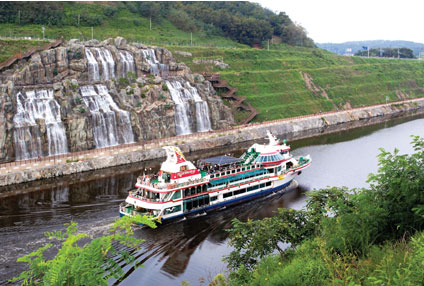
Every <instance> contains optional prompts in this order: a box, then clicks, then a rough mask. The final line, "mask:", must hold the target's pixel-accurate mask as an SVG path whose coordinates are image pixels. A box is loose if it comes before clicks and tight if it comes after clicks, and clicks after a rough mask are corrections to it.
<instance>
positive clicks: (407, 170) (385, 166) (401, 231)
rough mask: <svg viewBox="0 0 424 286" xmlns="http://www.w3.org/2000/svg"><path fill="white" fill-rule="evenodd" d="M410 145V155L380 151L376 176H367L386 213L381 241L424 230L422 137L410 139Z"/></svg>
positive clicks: (423, 139) (423, 152)
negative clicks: (412, 151) (411, 149)
mask: <svg viewBox="0 0 424 286" xmlns="http://www.w3.org/2000/svg"><path fill="white" fill-rule="evenodd" d="M412 143H413V148H414V151H415V153H414V154H412V155H408V154H404V155H399V150H397V149H395V151H394V152H393V153H390V152H387V151H385V150H384V149H380V151H381V153H380V155H379V156H378V161H379V163H378V164H379V166H380V167H379V169H378V173H377V174H370V176H369V180H368V181H369V182H370V183H371V191H372V192H373V193H375V200H376V202H378V206H379V207H380V208H382V209H384V210H386V211H387V212H388V216H387V220H386V223H385V225H384V234H385V235H384V239H391V238H399V237H402V236H404V235H405V234H412V233H414V232H415V231H416V230H417V229H423V227H424V216H423V214H424V195H423V194H424V138H420V137H418V136H413V141H412Z"/></svg>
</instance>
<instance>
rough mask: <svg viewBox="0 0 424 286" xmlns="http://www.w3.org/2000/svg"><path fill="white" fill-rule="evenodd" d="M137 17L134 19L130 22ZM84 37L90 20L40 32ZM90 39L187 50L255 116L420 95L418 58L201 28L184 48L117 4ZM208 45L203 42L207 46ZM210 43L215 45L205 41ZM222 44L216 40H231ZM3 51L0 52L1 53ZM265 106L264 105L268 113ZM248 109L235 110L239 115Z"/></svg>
mask: <svg viewBox="0 0 424 286" xmlns="http://www.w3.org/2000/svg"><path fill="white" fill-rule="evenodd" d="M64 5H65V8H66V9H65V11H79V10H81V9H83V8H84V9H85V10H86V11H87V13H89V14H92V15H95V14H96V13H101V9H102V6H101V5H99V4H82V3H78V2H68V3H65V4H64ZM137 22H138V25H136V23H137ZM8 34H12V35H24V36H28V35H36V36H38V37H39V36H41V28H40V26H39V25H26V26H19V25H14V24H0V36H5V35H8ZM61 35H62V36H64V37H65V38H66V39H70V38H84V39H89V38H91V28H90V27H75V26H65V27H63V28H53V27H48V28H47V29H46V37H49V38H56V37H58V36H61ZM94 35H95V38H96V39H100V40H102V39H105V38H108V37H116V36H122V37H125V38H126V39H128V40H130V41H140V42H144V43H152V44H156V45H161V46H166V47H167V48H168V49H170V50H171V51H172V52H175V51H176V50H180V51H189V52H191V53H192V54H193V57H191V58H187V57H183V56H180V55H177V54H175V53H173V54H174V56H175V57H176V58H177V60H178V61H182V62H185V63H186V64H187V65H188V66H189V67H190V68H191V69H192V70H193V71H195V72H204V71H215V72H216V71H219V72H220V73H221V75H222V78H223V79H226V80H227V81H228V82H229V83H230V85H232V86H234V87H236V88H238V95H241V96H246V97H247V101H248V102H249V103H251V104H252V105H253V106H254V107H255V108H257V109H258V110H259V111H260V114H259V115H258V116H257V117H256V119H255V120H256V121H264V120H266V119H268V120H272V119H278V118H285V117H291V116H296V115H304V114H310V113H315V112H319V111H329V110H334V109H335V108H336V107H335V106H337V108H342V107H343V106H344V105H345V104H346V103H347V102H349V103H350V105H351V106H352V107H358V106H361V105H370V104H376V103H383V102H385V98H386V96H388V97H389V100H390V101H394V100H398V99H399V98H398V96H397V95H396V90H400V91H402V92H403V93H404V94H406V95H407V96H409V97H419V96H424V89H423V87H424V77H423V75H424V62H422V61H421V62H420V61H406V60H389V59H366V58H357V57H352V58H347V57H342V56H337V55H335V54H331V53H329V52H326V51H324V50H319V49H309V48H300V47H290V46H285V45H279V46H272V47H271V50H270V51H267V50H257V49H251V48H248V47H246V46H243V45H240V44H237V43H235V42H233V41H231V40H229V39H226V38H225V37H222V36H209V35H206V34H204V33H202V32H198V33H194V34H193V42H194V43H195V44H200V45H203V47H201V46H196V47H190V46H188V45H187V44H188V43H189V42H190V34H189V33H186V32H183V31H180V30H178V29H177V28H176V27H175V26H173V25H172V23H170V22H169V21H168V20H165V19H163V20H161V21H160V22H158V23H153V28H152V30H149V20H148V19H146V18H142V17H139V16H138V15H136V14H133V13H131V12H130V11H128V10H127V9H120V10H119V11H118V12H117V14H115V15H114V17H111V18H108V19H106V20H105V22H104V24H103V26H101V27H95V28H94ZM206 46H208V47H206ZM210 46H214V47H210ZM236 46H237V49H235V48H223V47H236ZM0 54H1V56H3V52H1V53H0ZM205 58H223V59H224V61H225V62H226V63H228V64H229V65H230V69H227V70H220V69H218V68H217V67H215V66H213V65H210V64H194V63H193V60H194V59H205ZM301 72H302V73H307V74H308V75H309V76H310V77H311V78H312V81H313V83H314V84H315V85H316V86H318V87H320V88H322V90H325V92H326V93H327V94H328V97H329V98H330V100H328V99H326V98H325V97H323V96H322V95H321V94H322V92H321V91H320V92H312V91H311V90H310V89H308V88H307V86H306V84H305V81H304V80H303V78H302V76H301ZM267 111H268V112H267ZM247 115H248V114H245V113H242V112H236V118H238V119H241V118H243V117H245V116H247Z"/></svg>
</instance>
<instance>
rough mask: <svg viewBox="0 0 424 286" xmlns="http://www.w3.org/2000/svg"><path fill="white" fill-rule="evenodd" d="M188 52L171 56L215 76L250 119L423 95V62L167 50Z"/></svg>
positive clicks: (319, 53) (311, 52)
mask: <svg viewBox="0 0 424 286" xmlns="http://www.w3.org/2000/svg"><path fill="white" fill-rule="evenodd" d="M168 48H169V49H170V50H171V51H176V50H184V51H188V52H191V53H193V57H192V58H187V57H183V56H179V55H176V54H175V53H174V56H176V57H177V59H178V60H179V61H183V62H185V63H186V64H187V65H188V66H190V68H191V69H192V70H193V71H196V72H202V71H214V72H220V73H221V77H222V79H225V80H227V81H228V82H229V84H230V85H232V86H234V87H236V88H238V95H240V96H246V97H247V101H248V102H249V103H251V104H252V105H253V106H254V107H255V108H257V109H258V110H259V111H260V112H261V113H260V114H259V115H258V117H257V118H256V121H263V120H266V117H267V112H266V111H267V110H268V119H269V120H272V119H278V118H284V117H291V116H296V115H304V114H309V113H315V112H319V111H329V110H334V109H335V107H334V105H333V103H334V104H335V105H336V106H337V108H343V106H344V105H345V104H346V103H347V102H349V103H350V105H351V106H352V107H358V106H361V105H370V104H376V103H383V102H385V98H386V96H388V97H389V101H395V100H399V97H398V96H397V95H396V90H400V91H402V92H403V93H404V94H405V95H406V96H407V97H420V96H424V88H423V87H424V78H423V76H424V62H421V61H407V60H388V59H366V58H357V57H342V56H337V55H335V54H331V53H329V52H326V51H324V50H318V49H308V48H299V47H288V46H279V47H277V46H275V47H274V48H273V49H271V50H270V51H267V50H256V49H222V48H221V49H218V48H215V49H211V48H200V47H196V48H193V47H184V48H182V47H168ZM206 58H223V59H224V62H225V63H227V64H229V65H230V67H231V68H230V69H227V70H220V69H219V68H217V67H214V66H212V65H210V64H195V63H193V60H195V59H206ZM301 72H303V73H307V74H308V75H310V76H311V77H312V81H313V83H314V84H315V85H316V86H318V87H320V88H322V89H323V90H325V92H326V93H327V94H328V97H329V98H330V100H328V99H326V98H325V97H323V96H322V95H321V93H322V92H321V91H320V92H318V93H314V92H312V91H311V90H310V89H308V88H307V86H306V84H305V81H304V80H303V78H302V76H301Z"/></svg>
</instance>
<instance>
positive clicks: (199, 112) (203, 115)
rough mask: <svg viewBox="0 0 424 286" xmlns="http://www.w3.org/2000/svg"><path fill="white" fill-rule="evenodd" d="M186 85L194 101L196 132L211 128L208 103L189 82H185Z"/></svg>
mask: <svg viewBox="0 0 424 286" xmlns="http://www.w3.org/2000/svg"><path fill="white" fill-rule="evenodd" d="M187 85H188V89H189V90H190V92H191V94H192V95H193V98H194V101H195V103H196V123H197V132H205V131H209V130H212V128H211V120H210V118H209V106H208V103H207V102H206V101H204V100H203V99H202V98H201V97H200V95H199V93H198V92H197V89H196V88H195V87H192V86H191V85H190V83H189V82H187Z"/></svg>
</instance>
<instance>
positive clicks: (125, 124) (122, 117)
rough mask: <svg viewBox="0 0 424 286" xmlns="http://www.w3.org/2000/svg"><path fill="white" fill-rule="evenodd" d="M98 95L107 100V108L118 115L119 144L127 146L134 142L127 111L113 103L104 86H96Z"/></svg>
mask: <svg viewBox="0 0 424 286" xmlns="http://www.w3.org/2000/svg"><path fill="white" fill-rule="evenodd" d="M96 87H97V90H98V94H99V95H100V96H103V97H104V98H107V101H108V103H109V106H110V107H111V108H112V110H114V111H115V113H116V114H117V115H118V122H117V123H118V135H119V138H120V141H119V143H121V144H128V143H132V142H134V134H133V132H132V127H131V120H130V113H129V112H128V111H125V110H122V109H120V108H119V107H118V105H117V104H116V103H115V102H114V101H113V99H112V97H111V96H110V94H109V91H108V89H107V87H106V86H104V85H96Z"/></svg>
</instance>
